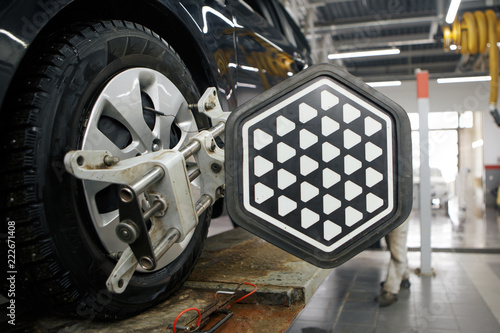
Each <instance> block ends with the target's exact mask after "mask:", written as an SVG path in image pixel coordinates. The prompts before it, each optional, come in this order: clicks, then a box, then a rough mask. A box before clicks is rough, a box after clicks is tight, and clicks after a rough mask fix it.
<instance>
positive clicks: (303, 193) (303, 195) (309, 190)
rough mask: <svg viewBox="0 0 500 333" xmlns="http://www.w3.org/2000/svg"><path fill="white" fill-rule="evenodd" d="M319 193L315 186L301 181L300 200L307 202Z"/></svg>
mask: <svg viewBox="0 0 500 333" xmlns="http://www.w3.org/2000/svg"><path fill="white" fill-rule="evenodd" d="M318 194H319V189H318V188H317V187H316V186H313V185H311V184H309V183H308V182H303V183H302V184H300V200H302V201H303V202H308V201H309V200H311V199H312V198H314V197H316V196H317V195H318Z"/></svg>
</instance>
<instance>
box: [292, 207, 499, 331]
mask: <svg viewBox="0 0 500 333" xmlns="http://www.w3.org/2000/svg"><path fill="white" fill-rule="evenodd" d="M464 214H465V213H464ZM499 228H500V216H499V213H498V212H497V211H495V210H493V209H489V210H486V212H485V214H484V215H483V216H479V217H478V216H477V215H475V214H474V215H473V216H470V215H469V216H467V215H462V216H461V217H460V220H459V223H458V224H456V221H453V220H452V219H450V218H447V217H446V215H445V214H444V211H442V210H437V211H434V212H433V221H432V234H433V236H432V246H433V248H446V249H450V250H451V251H450V252H433V253H432V267H433V269H434V271H435V273H436V275H435V276H434V277H421V276H417V275H415V274H413V275H412V276H411V277H410V280H411V284H412V285H411V287H410V289H409V290H403V291H401V292H400V294H399V300H398V302H397V303H395V304H393V305H391V306H389V307H386V308H379V307H378V305H377V303H375V302H374V297H375V296H376V295H377V293H378V292H379V291H380V281H383V280H384V279H385V274H386V270H387V266H388V262H389V253H388V252H387V251H365V252H363V253H361V254H360V255H358V256H356V257H355V258H353V259H351V260H350V261H348V262H347V263H345V264H343V265H342V266H340V267H338V268H335V269H333V270H332V272H331V273H330V275H329V276H328V278H327V279H326V280H325V281H324V283H323V284H322V285H321V287H320V288H319V289H318V290H317V291H316V293H315V294H314V296H313V297H312V299H311V300H310V301H309V303H308V304H307V305H306V307H305V308H304V310H303V311H302V312H301V313H300V314H299V316H298V317H297V318H296V320H295V321H294V323H293V324H292V325H291V326H290V328H289V330H288V331H287V333H296V332H297V333H299V332H300V333H319V332H328V333H330V332H335V333H340V332H356V333H358V332H361V333H362V332H384V333H391V332H395V333H396V332H397V333H410V332H429V333H438V332H443V333H444V332H464V333H465V332H497V333H498V332H500V254H477V253H457V252H454V251H453V249H456V250H457V251H459V250H460V251H463V249H468V251H470V252H473V251H474V250H477V249H500V236H499ZM408 245H409V246H411V247H419V246H420V230H419V228H418V214H417V213H416V212H414V213H413V214H412V222H411V223H410V235H409V238H408ZM499 252H500V251H499ZM408 258H409V261H410V267H411V268H413V269H415V268H418V267H419V265H420V252H410V253H409V254H408Z"/></svg>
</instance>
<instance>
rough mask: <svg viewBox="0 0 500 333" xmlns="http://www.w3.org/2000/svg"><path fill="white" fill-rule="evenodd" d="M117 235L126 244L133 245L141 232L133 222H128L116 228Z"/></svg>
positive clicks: (121, 223)
mask: <svg viewBox="0 0 500 333" xmlns="http://www.w3.org/2000/svg"><path fill="white" fill-rule="evenodd" d="M116 235H117V236H118V238H120V240H122V241H124V242H125V243H128V244H131V243H133V242H135V241H136V239H137V238H138V237H139V231H138V230H137V227H136V226H135V224H134V223H133V222H132V221H130V220H126V221H124V222H120V223H119V224H118V225H117V226H116Z"/></svg>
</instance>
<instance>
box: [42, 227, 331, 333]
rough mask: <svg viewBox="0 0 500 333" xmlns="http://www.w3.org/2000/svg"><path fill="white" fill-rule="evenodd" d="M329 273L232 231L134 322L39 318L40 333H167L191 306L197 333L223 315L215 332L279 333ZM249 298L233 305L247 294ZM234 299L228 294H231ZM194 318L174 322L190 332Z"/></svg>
mask: <svg viewBox="0 0 500 333" xmlns="http://www.w3.org/2000/svg"><path fill="white" fill-rule="evenodd" d="M328 272H329V270H324V269H320V268H317V267H315V266H313V265H311V264H308V263H306V262H305V261H303V260H301V259H298V258H297V257H295V256H293V255H290V254H288V253H286V252H285V251H283V250H281V249H279V248H277V247H275V246H273V245H271V244H269V243H268V242H266V241H264V240H262V239H260V238H258V237H256V236H253V235H252V234H250V233H248V232H247V231H244V230H243V229H240V228H237V229H234V230H231V231H228V232H225V233H222V234H219V235H216V236H214V237H211V238H209V239H208V240H207V244H206V246H205V250H204V252H203V254H202V257H201V258H200V260H199V262H198V264H197V266H196V267H195V269H194V271H193V273H192V274H191V276H190V277H189V280H188V281H187V282H186V283H185V284H184V286H183V288H182V289H181V290H179V292H177V293H176V294H175V295H174V297H172V298H170V299H169V300H167V301H166V302H164V303H162V304H160V305H157V306H156V307H154V308H152V309H151V310H149V311H146V312H144V313H142V314H140V315H138V316H136V317H133V318H130V319H127V320H122V321H113V322H109V321H108V322H99V321H89V320H75V318H62V317H51V318H42V319H38V320H37V321H36V323H35V328H36V329H37V330H38V331H41V332H67V331H78V332H110V333H111V332H112V333H119V332H148V333H153V332H171V331H172V330H171V325H172V324H173V322H174V320H175V318H176V317H177V315H178V314H179V313H180V312H181V311H183V310H185V309H188V308H191V307H196V308H198V309H200V311H201V313H202V325H204V326H202V327H201V328H200V330H208V329H210V327H212V326H214V325H215V324H216V323H217V322H218V321H220V320H221V319H222V318H223V316H224V315H221V314H217V313H218V311H219V310H220V309H227V308H228V307H230V310H231V311H232V312H233V313H234V315H233V316H232V317H231V318H230V319H229V320H228V321H227V322H226V323H225V324H224V325H222V326H221V327H220V328H219V329H217V331H216V332H284V331H286V329H287V328H288V327H289V326H290V324H291V323H292V321H293V319H294V318H295V317H296V316H297V314H298V313H299V312H300V310H301V309H302V308H303V307H304V305H305V304H306V303H307V301H308V300H309V299H310V298H311V296H312V295H313V294H314V292H315V291H316V289H317V288H318V287H319V286H320V284H321V283H322V282H323V280H324V278H325V277H326V276H327V274H328ZM244 282H249V283H252V284H255V285H256V286H257V291H256V292H255V293H254V294H252V295H251V296H249V297H247V298H245V299H243V300H242V301H240V302H239V303H236V304H234V302H235V300H237V299H238V298H240V297H241V296H243V295H245V294H247V293H249V292H251V291H252V290H253V287H251V286H249V285H242V283H244ZM235 290H236V293H235V294H232V293H231V292H233V291H235ZM197 319H198V314H197V313H196V312H195V311H190V312H187V313H186V314H185V315H183V316H182V317H181V318H180V319H179V321H178V323H177V332H182V330H180V329H179V328H180V327H183V326H184V327H191V328H192V327H195V326H196V325H195V323H196V321H197Z"/></svg>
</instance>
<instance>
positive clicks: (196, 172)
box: [189, 169, 201, 182]
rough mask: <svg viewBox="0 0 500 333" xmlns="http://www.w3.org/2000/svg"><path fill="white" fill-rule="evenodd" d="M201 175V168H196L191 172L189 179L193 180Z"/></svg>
mask: <svg viewBox="0 0 500 333" xmlns="http://www.w3.org/2000/svg"><path fill="white" fill-rule="evenodd" d="M200 175H201V171H200V169H196V170H194V171H193V172H191V173H190V174H189V181H190V182H192V181H193V180H195V179H196V178H198V177H199V176H200Z"/></svg>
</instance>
